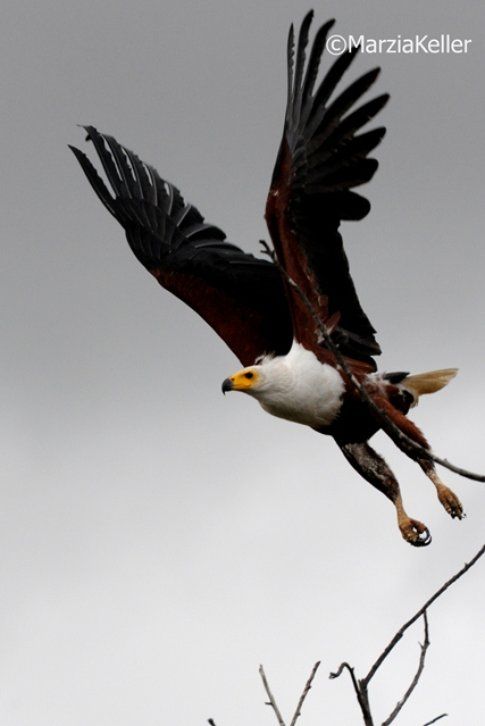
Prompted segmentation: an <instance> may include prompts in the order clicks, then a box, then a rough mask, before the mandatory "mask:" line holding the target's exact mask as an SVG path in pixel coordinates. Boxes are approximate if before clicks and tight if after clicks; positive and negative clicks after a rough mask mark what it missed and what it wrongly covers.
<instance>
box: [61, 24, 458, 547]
mask: <svg viewBox="0 0 485 726" xmlns="http://www.w3.org/2000/svg"><path fill="white" fill-rule="evenodd" d="M312 18H313V12H312V11H311V12H309V13H308V14H307V15H306V16H305V18H304V20H303V22H302V24H301V26H300V29H299V34H298V42H297V44H296V53H295V42H294V30H293V26H291V28H290V32H289V36H288V46H287V84H288V90H287V103H286V112H285V118H284V130H283V137H282V140H281V144H280V147H279V151H278V155H277V159H276V165H275V168H274V172H273V177H272V181H271V186H270V189H269V194H268V198H267V202H266V221H267V224H268V228H269V232H270V235H271V239H272V242H273V245H274V251H275V261H276V264H275V263H274V262H271V261H270V260H269V259H259V258H256V257H254V256H253V255H251V254H248V253H246V252H243V251H242V250H241V249H240V248H239V247H237V246H236V245H234V244H232V243H229V242H227V241H226V236H225V234H224V232H222V231H221V230H220V229H219V228H218V227H215V226H214V225H212V224H210V223H208V222H205V220H204V217H203V216H202V215H201V214H200V213H199V211H198V210H197V209H196V208H195V207H194V206H192V205H191V204H188V203H186V202H185V201H184V199H183V197H182V195H181V194H180V192H179V190H178V189H177V188H176V187H175V186H174V185H173V184H171V183H170V182H168V181H165V180H164V179H162V178H161V177H160V176H159V175H158V173H157V171H156V170H155V169H154V168H153V167H152V166H149V165H148V164H145V163H144V162H142V161H140V159H139V158H138V157H137V156H136V155H135V154H134V153H133V152H132V151H130V150H129V149H126V148H125V147H123V146H121V145H120V144H119V143H118V142H117V141H116V140H115V139H114V138H113V137H112V136H108V135H106V134H101V133H99V132H98V131H97V130H96V129H95V128H94V127H93V126H86V127H85V129H86V131H87V134H88V137H87V138H88V140H90V141H91V142H92V143H93V144H94V148H95V150H96V152H97V155H98V156H99V159H100V162H101V165H102V167H103V169H104V173H105V175H106V178H107V181H108V183H109V186H110V188H108V186H107V185H106V183H105V182H104V181H103V180H102V179H101V177H100V176H99V174H98V172H97V171H96V169H95V167H94V166H93V164H92V163H91V162H90V160H89V159H88V158H87V156H86V155H85V154H84V153H83V152H82V151H80V150H79V149H77V148H74V147H70V148H71V149H72V151H73V152H74V154H75V156H76V158H77V160H78V161H79V163H80V164H81V167H82V168H83V170H84V173H85V174H86V176H87V178H88V181H89V182H90V184H91V186H92V187H93V189H94V191H95V192H96V194H97V195H98V197H99V198H100V200H101V202H102V203H103V204H104V206H105V207H106V208H107V209H108V211H109V212H111V214H112V215H113V216H114V217H115V218H116V219H117V220H118V222H119V223H120V224H121V225H122V227H123V228H124V230H125V233H126V237H127V240H128V244H129V246H130V247H131V249H132V251H133V252H134V254H135V255H136V257H137V258H138V260H139V261H140V262H141V263H142V264H143V265H144V266H145V267H146V268H147V270H148V271H149V272H150V273H151V274H152V275H153V276H154V277H155V279H156V280H157V281H158V282H159V283H160V285H162V286H163V287H164V288H166V289H167V290H169V291H170V292H172V293H173V294H175V295H176V296H177V297H179V298H180V299H181V300H183V301H184V302H185V303H187V304H188V305H189V306H190V307H191V308H192V309H193V310H195V311H196V312H197V313H198V314H199V315H201V316H202V318H204V320H206V321H207V323H209V325H210V326H211V327H212V328H213V329H214V330H215V332H216V333H218V335H219V336H220V337H221V338H222V339H223V340H224V341H225V343H226V344H227V345H228V346H229V348H230V349H231V350H232V351H233V352H234V353H235V355H236V356H237V357H238V358H239V360H240V362H241V363H242V365H243V366H244V368H243V369H242V370H241V371H239V372H238V373H235V374H234V375H232V376H230V377H228V378H226V380H225V381H224V382H223V384H222V390H223V391H224V392H227V391H242V392H243V393H246V394H248V395H249V396H252V397H253V398H255V399H256V400H257V401H259V403H260V405H261V406H262V408H263V409H264V410H265V411H267V412H268V413H271V414H273V415H274V416H279V417H282V418H285V419H288V420H290V421H295V422H297V423H301V424H304V425H306V426H310V427H311V428H312V429H314V430H316V431H317V432H319V433H322V434H327V435H329V436H332V437H333V438H334V439H335V441H336V443H337V445H338V446H339V447H340V449H341V451H342V452H343V454H344V456H345V457H346V459H347V460H348V461H349V463H350V464H351V466H353V467H354V469H355V470H356V471H357V472H358V473H359V474H360V475H361V476H362V477H363V478H364V479H366V480H367V481H368V482H370V484H372V485H373V486H374V487H376V488H377V489H378V490H379V491H381V492H383V494H385V495H386V496H387V497H388V498H389V499H390V500H391V502H392V503H393V504H394V506H395V508H396V513H397V521H398V525H399V528H400V530H401V533H402V536H403V537H404V539H405V540H407V541H408V542H410V543H411V544H412V545H417V546H420V545H426V544H429V542H430V541H431V536H430V533H429V530H428V528H427V527H426V526H425V525H424V524H423V523H422V522H420V521H418V520H416V519H412V518H410V517H409V516H408V515H407V513H406V511H405V509H404V506H403V502H402V499H401V493H400V490H399V484H398V482H397V480H396V478H395V476H394V474H393V473H392V471H391V469H390V468H389V466H388V465H387V463H386V462H385V461H384V459H383V458H382V457H381V456H379V454H377V453H376V452H375V451H374V450H373V449H372V448H371V447H370V446H369V443H368V441H369V439H370V438H371V436H373V435H374V434H375V433H376V432H377V431H378V430H379V429H380V428H382V419H380V418H378V417H377V416H376V413H375V411H372V409H371V408H370V407H369V406H368V405H367V404H366V403H365V401H363V400H362V396H361V395H360V393H359V391H358V390H356V386H355V383H353V382H352V381H351V380H349V376H348V375H346V373H345V370H343V369H342V366H341V365H339V364H338V361H337V359H336V355H335V349H334V350H333V351H332V346H331V345H329V344H328V342H327V343H326V342H325V339H323V340H322V335H321V326H322V325H324V326H326V328H327V329H328V330H329V331H331V341H332V342H333V345H334V346H336V347H337V348H338V350H339V351H340V354H341V355H342V356H344V359H345V362H346V367H347V369H348V371H350V372H351V373H352V375H353V376H354V378H355V379H356V380H357V381H358V382H359V384H360V386H362V387H364V388H365V390H366V391H367V394H368V396H369V397H370V398H371V399H372V401H373V402H374V403H375V404H376V405H377V407H378V408H379V409H380V410H381V411H383V412H384V413H385V415H386V416H387V417H388V419H389V420H390V421H392V423H393V424H394V425H395V426H396V427H397V428H398V429H399V430H400V431H401V432H403V433H404V434H405V435H406V436H407V437H408V438H410V439H412V440H413V441H414V442H416V443H417V444H419V445H420V446H421V447H422V448H424V449H426V450H427V451H430V448H429V444H428V442H427V441H426V439H425V437H424V435H423V434H422V432H421V431H420V430H419V429H418V428H417V426H416V425H415V424H414V423H413V422H412V421H411V420H410V419H408V418H407V416H406V414H407V413H408V411H409V409H410V407H411V406H413V405H415V404H416V403H417V402H418V399H419V397H420V395H422V394H425V393H432V392H434V391H437V390H439V389H440V388H442V387H443V386H445V385H446V384H447V383H448V382H449V380H450V379H451V378H452V377H453V376H454V375H455V374H456V369H445V370H439V371H432V372H430V373H424V374H419V375H409V374H408V373H401V372H399V373H378V372H377V367H376V363H375V360H374V356H376V355H379V353H380V352H381V351H380V348H379V345H378V343H377V341H376V339H375V330H374V328H373V327H372V325H371V323H370V321H369V319H368V317H367V315H366V314H365V312H364V311H363V309H362V307H361V305H360V302H359V299H358V297H357V293H356V291H355V287H354V284H353V282H352V278H351V276H350V272H349V265H348V261H347V257H346V255H345V252H344V249H343V244H342V237H341V235H340V232H339V227H340V222H341V221H342V220H359V219H362V218H363V217H365V216H366V215H367V213H368V212H369V209H370V204H369V202H368V201H367V199H365V198H364V197H362V196H361V195H359V194H357V193H356V192H355V191H353V189H354V187H357V186H360V185H361V184H364V183H365V182H368V181H369V180H370V179H371V178H372V177H373V175H374V172H375V171H376V169H377V161H376V160H375V159H373V158H370V157H369V154H370V152H372V150H373V149H375V148H376V147H377V146H378V144H379V143H380V141H381V139H382V138H383V136H384V134H385V128H384V127H379V128H374V129H372V130H371V131H364V132H361V129H362V127H364V126H365V125H366V124H367V123H368V122H369V121H370V120H371V119H373V118H374V116H376V115H377V114H378V112H379V111H380V110H381V109H382V108H383V106H384V105H385V104H386V102H387V101H388V98H389V96H388V94H382V95H379V96H377V97H376V98H373V99H372V100H370V101H366V102H363V103H361V97H362V96H363V95H364V94H365V92H366V91H368V90H369V88H370V87H371V86H372V85H373V84H374V82H375V80H376V78H377V76H378V74H379V69H378V68H377V69H373V70H371V71H369V72H367V73H365V74H364V75H362V76H361V77H360V78H358V79H357V80H355V81H354V82H353V83H351V84H350V85H349V86H348V87H347V88H346V89H344V90H342V91H339V90H337V89H338V88H339V85H340V81H341V78H342V76H343V75H344V73H345V71H346V70H347V68H348V67H349V66H350V64H351V62H352V61H353V59H354V57H355V55H356V49H354V50H351V51H349V52H345V53H343V54H342V55H341V56H339V57H338V59H337V60H335V62H334V63H333V65H331V66H330V68H329V69H328V70H327V72H326V74H325V75H323V78H322V79H321V80H319V82H318V84H317V78H318V75H319V65H320V60H321V58H322V55H323V52H324V49H325V43H326V39H327V36H328V33H329V30H330V28H331V27H332V25H333V23H334V21H333V20H330V21H329V22H327V23H325V24H324V25H322V26H321V27H320V28H319V29H318V31H317V32H316V34H315V36H314V39H313V42H312V45H311V50H310V52H309V56H308V59H307V58H306V49H307V45H308V39H309V30H310V25H311V22H312ZM359 104H360V105H359ZM315 316H316V317H315ZM395 443H397V445H398V446H400V448H402V450H403V451H404V452H405V453H406V454H407V455H408V456H410V457H411V458H413V459H414V460H415V461H417V463H418V464H419V465H420V466H421V468H422V469H423V471H424V473H425V474H426V476H427V477H429V479H430V480H431V481H432V482H433V484H434V486H435V487H436V491H437V494H438V498H439V500H440V502H441V503H442V505H443V506H444V508H445V509H446V511H447V512H448V513H449V514H450V515H451V516H452V517H457V518H458V519H461V518H462V516H463V509H462V506H461V504H460V501H459V499H458V497H457V496H456V495H455V494H454V493H453V492H452V491H451V490H450V489H449V488H448V487H447V486H445V485H444V484H443V483H442V481H441V480H440V479H439V477H438V475H437V473H436V470H435V467H434V464H433V462H432V461H431V460H430V458H429V457H426V456H423V453H422V452H421V455H420V453H419V452H417V451H416V452H413V451H411V452H410V450H409V447H405V446H404V445H403V444H402V443H400V441H399V438H398V439H395Z"/></svg>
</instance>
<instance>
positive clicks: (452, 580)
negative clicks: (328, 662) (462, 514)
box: [364, 545, 485, 684]
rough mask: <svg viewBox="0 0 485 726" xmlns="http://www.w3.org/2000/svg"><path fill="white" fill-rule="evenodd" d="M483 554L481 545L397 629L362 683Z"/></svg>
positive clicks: (367, 682) (370, 676)
mask: <svg viewBox="0 0 485 726" xmlns="http://www.w3.org/2000/svg"><path fill="white" fill-rule="evenodd" d="M484 553H485V545H483V546H482V547H481V548H480V549H479V550H478V552H477V554H476V555H475V556H474V557H472V559H471V560H470V562H468V563H465V564H464V565H463V567H462V568H461V570H460V571H459V572H457V573H456V574H455V575H453V577H450V579H449V580H447V581H446V582H445V583H444V584H443V585H442V586H441V587H440V588H439V589H438V590H436V592H435V593H434V595H431V597H430V598H429V599H428V600H426V602H425V603H424V605H423V606H422V607H421V608H419V610H418V611H417V612H416V613H415V614H414V615H413V616H412V618H410V619H409V620H408V621H407V622H406V623H404V625H402V626H401V627H400V628H399V630H398V631H397V633H396V634H395V635H394V637H393V638H392V640H391V641H390V642H389V643H388V645H386V647H385V648H384V650H383V651H382V653H381V654H380V656H379V657H378V658H377V660H376V661H375V663H374V664H373V665H372V667H371V668H370V670H369V672H368V674H367V675H366V677H365V678H364V681H365V683H366V684H369V682H370V680H371V679H372V678H373V677H374V675H375V673H376V671H377V669H378V668H379V666H380V665H381V664H382V662H383V661H384V660H385V659H386V658H387V656H388V655H389V653H390V652H391V650H393V648H394V647H395V646H396V645H397V643H398V642H399V641H400V640H401V638H402V636H403V635H404V633H405V632H406V630H407V629H408V628H410V627H411V625H412V624H413V623H415V622H416V620H418V618H420V617H421V615H423V614H424V612H425V610H428V608H429V606H430V605H432V604H433V603H434V601H435V600H437V599H438V598H439V597H440V595H442V594H443V593H444V592H445V590H447V589H448V588H449V587H450V586H451V585H453V583H455V582H456V581H457V580H459V579H460V577H463V575H464V574H465V572H468V570H469V569H470V568H471V567H473V565H474V564H475V562H477V561H478V560H479V559H480V557H482V555H483V554H484Z"/></svg>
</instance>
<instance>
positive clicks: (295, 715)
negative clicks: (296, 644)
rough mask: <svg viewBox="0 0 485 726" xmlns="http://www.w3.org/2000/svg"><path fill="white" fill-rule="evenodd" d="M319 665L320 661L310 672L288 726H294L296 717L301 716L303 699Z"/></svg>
mask: <svg viewBox="0 0 485 726" xmlns="http://www.w3.org/2000/svg"><path fill="white" fill-rule="evenodd" d="M319 665H320V661H319V660H318V661H317V662H316V663H315V665H314V666H313V668H312V672H311V673H310V677H309V678H308V680H307V682H306V683H305V688H304V689H303V692H302V694H301V696H300V700H299V701H298V705H297V707H296V711H295V713H294V715H293V718H292V719H291V723H290V726H295V724H296V722H297V720H298V717H299V716H301V709H302V707H303V704H304V702H305V698H306V697H307V696H308V691H309V690H310V688H311V687H312V683H313V679H314V678H315V674H316V672H317V670H318V666H319Z"/></svg>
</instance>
